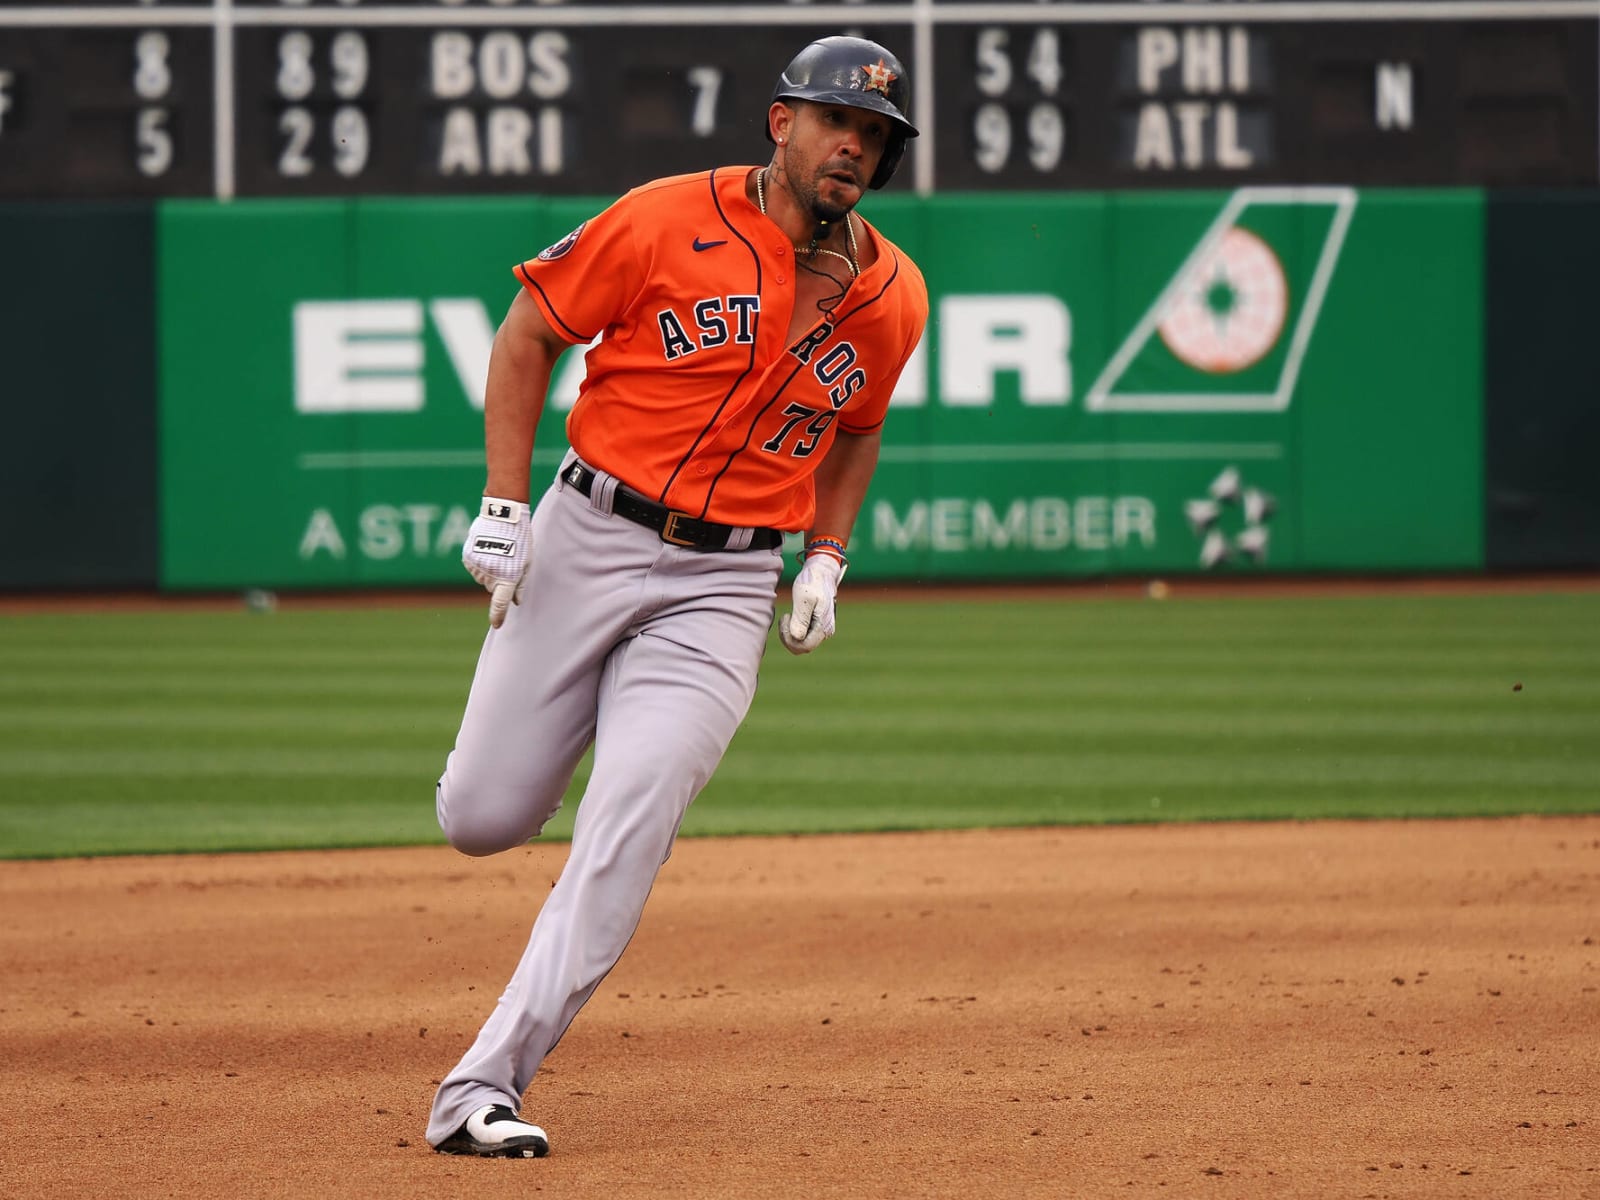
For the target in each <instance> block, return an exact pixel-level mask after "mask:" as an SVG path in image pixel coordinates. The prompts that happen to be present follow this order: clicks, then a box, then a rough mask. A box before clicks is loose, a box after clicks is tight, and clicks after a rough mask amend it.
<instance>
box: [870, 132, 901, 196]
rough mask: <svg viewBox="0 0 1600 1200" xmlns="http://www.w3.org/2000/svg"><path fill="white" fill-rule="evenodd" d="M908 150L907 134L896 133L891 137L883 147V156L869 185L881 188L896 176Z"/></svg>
mask: <svg viewBox="0 0 1600 1200" xmlns="http://www.w3.org/2000/svg"><path fill="white" fill-rule="evenodd" d="M905 152H906V135H905V134H903V133H897V134H894V135H893V136H892V137H890V139H889V144H888V145H886V146H885V147H884V148H883V157H882V158H880V159H878V169H877V170H876V171H874V172H873V173H872V178H871V179H870V180H868V182H867V186H868V187H869V188H872V189H874V190H876V189H878V188H881V187H882V186H883V185H884V184H886V183H888V182H889V180H891V179H893V178H894V173H895V171H896V169H897V168H898V167H899V166H900V159H901V158H902V157H903V156H904V155H905Z"/></svg>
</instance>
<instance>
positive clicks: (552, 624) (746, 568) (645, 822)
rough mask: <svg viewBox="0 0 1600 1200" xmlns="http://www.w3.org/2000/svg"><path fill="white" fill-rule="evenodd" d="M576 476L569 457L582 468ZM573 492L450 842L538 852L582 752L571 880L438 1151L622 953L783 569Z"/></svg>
mask: <svg viewBox="0 0 1600 1200" xmlns="http://www.w3.org/2000/svg"><path fill="white" fill-rule="evenodd" d="M569 462H570V457H569ZM616 486H617V481H616V480H615V478H613V477H611V476H607V475H604V474H601V475H600V476H599V478H598V479H597V480H596V482H595V485H594V488H593V490H592V494H591V495H590V496H584V495H583V494H582V493H581V492H579V491H577V490H576V489H574V488H572V487H570V486H567V485H566V484H565V483H564V482H563V481H562V480H561V478H560V476H558V477H557V481H556V482H555V483H554V484H552V485H551V487H550V489H549V490H548V491H547V492H546V493H545V495H544V496H543V498H542V499H541V500H540V502H539V505H538V508H537V509H536V510H535V512H534V514H533V519H532V551H531V557H530V561H529V567H528V575H527V579H526V583H525V585H524V587H523V593H522V602H521V603H520V604H518V605H513V606H512V608H511V611H510V612H509V613H508V614H507V616H506V620H505V623H504V624H503V625H502V626H501V627H500V628H499V629H497V630H490V631H489V635H488V637H487V638H486V640H485V641H484V645H483V651H482V653H481V655H480V657H479V659H478V668H477V673H476V675H475V676H474V678H473V682H472V691H471V694H470V695H469V696H468V699H467V707H466V713H465V715H464V717H463V718H462V722H461V730H460V733H459V734H458V735H457V737H456V744H455V749H454V750H453V751H452V752H451V754H450V756H449V759H448V761H447V763H446V765H445V770H444V775H443V777H442V778H441V779H440V780H439V787H438V793H437V795H438V810H439V826H440V828H441V829H443V830H444V833H445V836H446V837H447V838H448V839H449V840H450V844H451V845H453V846H455V847H456V848H457V849H458V850H461V851H462V852H464V853H466V854H471V855H485V854H494V853H496V852H498V851H501V850H507V849H510V848H512V847H514V846H519V845H521V844H523V843H524V842H526V841H528V840H529V839H530V838H532V837H534V836H536V835H537V834H538V833H539V831H540V830H541V829H543V828H544V825H545V823H546V822H547V821H548V820H549V819H550V818H551V817H552V816H553V815H554V814H555V812H556V810H557V809H558V808H559V807H560V806H561V798H562V794H563V793H564V792H565V790H566V788H567V785H568V783H569V782H570V781H571V779H572V773H573V771H574V770H575V769H576V767H577V765H578V762H579V760H580V759H581V758H582V756H583V754H584V751H585V750H586V749H587V748H588V747H589V745H590V743H591V742H592V743H593V745H594V769H593V773H592V775H591V776H590V779H589V785H588V788H587V789H586V790H585V792H584V794H583V798H582V801H581V802H580V804H579V807H578V813H577V819H576V822H575V825H574V829H573V835H572V847H571V850H570V852H569V855H568V858H567V863H566V867H565V869H564V870H563V871H562V873H561V877H560V879H559V880H558V881H557V882H556V885H555V887H554V889H553V890H551V891H550V893H549V894H548V896H547V897H546V898H545V901H544V907H543V908H542V909H540V911H539V916H538V919H537V920H536V921H535V922H534V925H533V933H532V936H531V937H530V938H529V939H528V946H527V949H526V950H525V951H524V952H523V955H522V960H521V961H520V962H519V963H518V964H517V968H516V972H515V973H514V974H513V975H512V977H511V982H510V983H509V984H508V985H507V986H506V989H505V992H504V994H503V995H502V996H501V997H500V1000H499V1003H498V1004H497V1005H496V1007H495V1010H494V1012H493V1013H492V1014H491V1015H490V1017H489V1020H488V1022H487V1023H486V1024H485V1025H484V1026H483V1029H482V1030H481V1031H480V1032H479V1034H478V1038H477V1041H475V1042H474V1043H473V1045H472V1048H471V1049H470V1050H468V1051H467V1053H466V1056H465V1057H464V1058H462V1060H461V1061H460V1063H458V1064H457V1065H456V1067H455V1069H454V1070H452V1071H451V1072H450V1074H449V1075H448V1076H447V1077H446V1078H445V1079H444V1081H443V1082H442V1083H441V1084H440V1086H439V1090H438V1093H437V1095H436V1096H435V1097H434V1101H433V1111H432V1114H431V1116H430V1118H429V1121H428V1132H427V1138H428V1142H429V1143H430V1144H432V1145H438V1144H439V1142H441V1141H443V1140H444V1139H445V1138H447V1137H448V1136H450V1134H452V1133H454V1132H455V1131H456V1129H458V1128H459V1127H460V1126H461V1124H462V1123H463V1122H464V1121H465V1120H466V1119H467V1117H468V1116H470V1115H471V1114H472V1113H473V1112H474V1111H476V1110H477V1109H479V1108H481V1107H483V1106H484V1105H485V1104H506V1105H509V1106H510V1107H512V1108H513V1109H520V1107H521V1101H522V1095H523V1092H524V1091H525V1090H526V1089H527V1087H528V1085H529V1084H530V1083H531V1082H532V1081H533V1077H534V1074H535V1072H536V1071H537V1070H538V1069H539V1064H540V1063H541V1062H542V1061H543V1060H544V1058H545V1056H546V1055H547V1054H549V1052H550V1051H551V1049H553V1048H554V1046H555V1044H556V1042H557V1041H559V1040H560V1038H561V1035H562V1034H563V1033H565V1032H566V1028H567V1026H568V1024H570V1023H571V1021H572V1019H573V1017H575V1016H576V1015H577V1012H578V1010H579V1009H580V1008H581V1007H582V1006H583V1005H584V1003H585V1002H586V1001H587V1000H588V999H589V997H590V996H591V995H592V994H593V992H594V990H595V988H596V987H597V986H599V984H600V981H601V980H602V979H603V978H605V975H606V973H607V972H609V971H610V970H611V968H612V967H613V966H614V965H615V964H616V962H617V959H618V958H620V957H621V956H622V952H623V950H624V949H625V948H626V946H627V944H628V941H629V939H630V938H632V936H633V932H634V930H635V928H636V927H637V926H638V923H639V918H640V915H641V914H642V913H643V911H644V904H645V900H646V898H647V897H648V896H649V894H650V889H651V887H652V885H653V884H654V882H655V878H656V873H657V872H658V871H659V870H660V868H661V864H662V863H664V862H665V861H666V859H667V856H668V854H670V853H671V850H672V843H673V840H674V839H675V838H676V837H677V833H678V826H679V824H680V823H681V822H682V820H683V815H684V812H685V811H686V810H687V809H688V807H689V803H690V801H692V800H693V799H694V797H695V796H696V794H697V793H698V792H699V791H700V789H701V788H702V787H704V786H705V784H706V781H707V780H709V779H710V778H711V773H712V772H713V771H714V770H715V769H716V766H717V764H718V762H719V761H721V758H722V755H723V752H724V751H725V750H726V749H727V747H728V743H729V741H731V740H732V738H733V735H734V732H735V731H736V730H737V729H738V727H739V723H740V722H741V721H743V720H744V717H745V714H746V712H748V711H749V708H750V702H751V700H752V699H753V698H754V696H755V689H756V672H757V669H758V667H759V665H760V662H761V655H762V651H763V650H764V649H765V647H766V641H767V632H768V630H769V629H770V627H771V624H772V616H773V611H774V607H775V598H776V592H777V584H778V577H779V574H780V571H781V566H782V555H781V553H780V551H777V550H747V551H723V552H714V551H710V552H708V551H702V550H692V549H688V548H684V547H679V546H674V545H670V544H668V543H666V542H663V541H662V540H661V538H660V536H659V535H658V534H656V533H655V532H654V531H652V530H650V529H646V528H645V527H643V526H641V525H636V524H634V523H633V522H631V521H628V520H625V519H624V518H622V517H619V516H615V515H613V514H612V512H611V500H612V497H613V496H614V495H615V489H616Z"/></svg>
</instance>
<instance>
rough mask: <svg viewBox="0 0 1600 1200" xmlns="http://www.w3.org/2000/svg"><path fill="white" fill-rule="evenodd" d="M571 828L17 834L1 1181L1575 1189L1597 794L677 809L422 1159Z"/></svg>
mask: <svg viewBox="0 0 1600 1200" xmlns="http://www.w3.org/2000/svg"><path fill="white" fill-rule="evenodd" d="M565 853H566V847H565V846H564V845H550V846H540V845H534V846H531V847H528V848H526V849H523V850H518V851H515V852H512V853H509V854H505V855H501V856H499V857H497V858H491V859H482V860H474V859H466V858H463V857H460V856H459V855H456V854H455V853H454V852H452V851H450V850H447V849H443V848H423V849H414V850H367V851H355V852H348V853H306V854H271V855H231V856H206V857H181V858H180V857H163V858H137V859H101V860H89V861H85V860H76V861H59V862H20V863H19V862H11V863H0V951H3V955H4V962H5V965H6V980H7V984H6V988H5V992H4V995H3V999H0V1052H3V1055H4V1061H5V1066H6V1069H5V1071H4V1073H3V1074H0V1195H3V1196H7V1197H12V1196H16V1197H35V1196H37V1197H55V1196H61V1197H67V1196H71V1197H87V1196H106V1197H145V1196H174V1197H177V1196H182V1197H237V1196H293V1197H323V1196H362V1197H366V1196H372V1197H379V1196H382V1197H393V1196H428V1197H436V1196H437V1197H455V1196H501V1195H505V1194H508V1193H510V1194H524V1193H526V1194H533V1193H539V1194H542V1195H547V1196H557V1197H559V1196H573V1197H577V1196H585V1197H588V1196H596V1195H608V1194H614V1195H624V1196H718V1197H767V1196H771V1197H812V1196H818V1197H887V1196H893V1197H906V1196H911V1197H916V1196H960V1197H962V1198H963V1200H979V1198H985V1197H1018V1196H1030V1197H1032V1196H1037V1197H1047V1196H1049V1197H1054V1196H1111V1195H1116V1196H1140V1195H1149V1196H1157V1195H1159V1196H1167V1197H1189V1196H1205V1197H1213V1196H1216V1197H1246V1196H1248V1197H1256V1196H1272V1197H1287V1196H1293V1197H1302V1196H1303V1197H1327V1196H1350V1197H1365V1196H1374V1197H1378V1196H1451V1197H1497V1198H1498V1197H1507V1196H1537V1197H1541V1198H1542V1197H1558V1196H1561V1197H1565V1196H1573V1197H1579V1196H1590V1197H1592V1196H1600V1153H1597V1149H1600V1138H1597V1132H1596V1131H1597V1124H1596V1122H1597V1113H1596V1093H1595V1088H1596V1084H1595V1081H1596V1079H1597V1078H1600V1038H1597V1037H1596V1030H1597V1029H1600V817H1591V818H1570V819H1569V818H1561V819H1555V818H1551V819H1514V820H1504V821H1459V822H1404V823H1380V822H1374V823H1351V824H1339V823H1336V824H1294V823H1284V824H1259V825H1246V824H1236V825H1208V826H1177V825H1166V826H1150V827H1120V828H1093V829H1051V830H1011V831H989V832H970V833H929V834H916V835H883V836H872V837H809V838H781V839H725V840H686V841H683V842H680V843H679V846H678V849H677V851H676V853H675V855H674V858H673V860H672V861H671V862H670V863H669V864H668V865H667V868H666V870H665V871H664V872H663V875H662V877H661V880H660V882H659V883H658V885H657V887H656V892H655V895H654V896H653V897H652V899H651V902H650V905H649V907H648V908H647V910H646V914H645V919H644V923H643V925H642V926H641V928H640V931H639V934H638V936H637V937H636V938H635V939H634V942H633V945H632V946H631V947H630V949H629V951H628V953H627V955H625V956H624V958H623V960H622V963H621V965H620V966H619V967H618V968H617V970H616V971H615V972H614V973H613V974H612V975H611V976H610V978H608V979H607V980H606V981H605V982H604V983H603V984H602V985H601V988H600V990H599V992H598V993H597V994H596V997H595V999H594V1001H593V1002H592V1003H591V1004H590V1006H589V1007H588V1008H587V1009H585V1010H584V1012H583V1013H582V1014H580V1016H579V1018H578V1020H577V1022H576V1023H575V1024H574V1026H573V1027H572V1029H571V1030H570V1031H569V1033H568V1035H567V1038H566V1040H565V1041H564V1042H563V1043H562V1044H561V1046H560V1047H558V1048H557V1050H556V1051H555V1053H554V1055H552V1057H551V1059H550V1061H549V1063H548V1064H547V1066H546V1069H545V1071H544V1072H543V1073H542V1074H541V1075H540V1077H539V1079H538V1080H537V1081H536V1082H535V1083H534V1085H533V1088H532V1089H531V1091H530V1093H529V1096H528V1099H527V1103H526V1106H525V1109H524V1112H525V1114H526V1115H527V1116H528V1117H529V1118H530V1119H532V1120H535V1121H538V1122H540V1123H542V1124H543V1125H545V1127H546V1128H547V1129H548V1130H549V1131H550V1134H551V1139H552V1142H553V1146H554V1149H553V1153H552V1156H551V1157H550V1158H548V1159H545V1160H541V1161H515V1162H506V1161H498V1162H482V1161H476V1160H462V1159H456V1158H447V1157H444V1156H440V1155H435V1154H433V1153H431V1152H430V1151H429V1149H428V1147H427V1145H426V1144H425V1143H424V1142H423V1139H422V1126H423V1122H424V1117H425V1113H426V1110H427V1105H428V1101H429V1099H430V1097H431V1094H432V1090H433V1084H434V1083H435V1082H436V1081H437V1080H438V1079H439V1078H440V1077H441V1075H442V1074H443V1073H444V1072H445V1071H446V1070H447V1069H448V1068H449V1067H450V1066H451V1065H452V1064H453V1063H454V1061H455V1059H456V1058H457V1056H458V1055H459V1054H460V1053H461V1052H462V1050H463V1049H464V1048H465V1047H466V1045H467V1043H468V1041H469V1040H470V1038H471V1037H472V1035H473V1034H474V1033H475V1032H476V1029H477V1027H478V1024H479V1023H480V1021H481V1020H482V1019H483V1017H484V1016H485V1014H486V1013H487V1011H488V1009H489V1007H490V1006H491V1005H492V1004H493V1003H494V1000H495V998H496V996H497V995H498V994H499V989H500V987H501V986H502V984H503V983H504V981H505V979H506V977H507V976H508V975H509V973H510V970H511V967H512V965H513V963H514V961H515V959H516V957H517V956H518V954H519V953H520V951H521V947H522V944H523V942H524V940H525V938H526V936H527V931H528V928H529V927H530V925H531V923H532V919H533V916H534V913H535V912H536V910H537V907H538V905H539V903H540V901H541V900H542V898H543V896H544V894H545V893H546V892H547V891H548V889H549V886H550V883H551V881H552V880H553V879H554V877H555V875H556V873H557V872H558V871H559V869H560V866H561V863H562V862H563V860H564V858H565Z"/></svg>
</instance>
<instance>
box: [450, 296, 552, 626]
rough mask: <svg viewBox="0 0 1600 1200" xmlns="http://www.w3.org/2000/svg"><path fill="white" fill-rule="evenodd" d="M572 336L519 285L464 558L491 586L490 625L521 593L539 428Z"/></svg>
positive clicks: (495, 353)
mask: <svg viewBox="0 0 1600 1200" xmlns="http://www.w3.org/2000/svg"><path fill="white" fill-rule="evenodd" d="M569 344H570V343H569V342H567V340H566V339H565V338H562V337H558V336H557V335H556V332H555V331H554V330H553V329H552V328H551V327H550V322H549V321H547V320H546V319H545V316H544V314H543V313H542V312H540V311H539V306H538V305H537V304H535V303H534V301H533V298H532V297H531V296H529V295H528V293H527V292H518V293H517V298H516V299H515V300H513V301H512V302H511V308H510V309H509V310H508V311H507V312H506V319H505V320H504V321H502V322H501V324H500V328H499V330H498V331H497V332H496V333H495V335H494V346H493V348H492V349H491V350H490V352H489V380H488V384H487V386H486V387H485V389H484V396H483V445H484V458H485V459H486V460H487V463H488V467H489V477H488V480H487V482H486V483H485V484H484V487H483V506H482V507H481V508H480V509H479V510H478V517H477V519H476V520H475V521H473V522H472V527H471V528H470V529H468V530H467V539H466V542H465V544H463V546H462V547H461V561H462V563H463V565H464V566H465V567H466V568H467V571H468V573H469V574H471V576H472V577H473V578H474V579H476V580H477V581H478V582H479V583H481V584H483V586H484V587H486V588H488V589H489V625H490V627H491V628H494V629H498V628H499V627H500V625H501V624H502V623H503V622H504V621H505V619H506V613H507V612H508V611H509V609H510V607H511V605H513V604H515V603H517V602H518V601H519V600H520V598H521V595H522V581H523V576H524V575H526V574H527V570H528V554H529V549H530V547H529V536H530V526H531V520H532V514H531V511H530V509H529V505H528V500H529V495H530V493H529V473H530V471H531V469H532V466H531V460H532V458H533V435H534V430H536V429H537V428H538V426H539V417H540V414H542V413H543V412H544V400H545V392H546V391H547V390H548V389H549V387H550V373H551V371H553V370H554V369H555V365H556V360H557V359H558V358H560V357H561V352H562V351H563V350H565V349H566V348H567V346H568V345H569Z"/></svg>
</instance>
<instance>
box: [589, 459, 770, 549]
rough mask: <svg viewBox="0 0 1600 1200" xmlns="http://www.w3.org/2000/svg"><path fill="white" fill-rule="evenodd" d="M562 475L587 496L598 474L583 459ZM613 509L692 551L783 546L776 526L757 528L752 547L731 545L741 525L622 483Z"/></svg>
mask: <svg viewBox="0 0 1600 1200" xmlns="http://www.w3.org/2000/svg"><path fill="white" fill-rule="evenodd" d="M561 478H562V479H563V480H565V481H566V482H567V483H568V484H569V485H571V486H572V487H575V488H577V489H578V490H579V491H580V492H582V493H583V494H584V495H585V496H588V495H590V494H591V493H592V492H593V491H594V480H595V474H594V472H593V471H591V470H590V469H589V468H588V467H586V466H584V465H583V464H582V463H581V462H575V463H572V464H571V465H570V466H568V467H567V468H566V469H565V470H564V471H563V472H562V473H561ZM611 511H612V512H614V513H616V514H617V516H619V517H625V518H626V519H627V520H629V521H632V522H633V523H634V524H635V525H643V526H644V527H645V528H646V529H653V530H655V531H656V532H657V533H658V534H660V535H661V540H662V541H663V542H670V543H671V544H672V545H674V546H687V547H688V548H689V549H691V550H775V549H777V548H778V547H779V546H781V545H783V534H781V533H779V532H778V531H777V530H776V529H757V530H754V531H753V532H752V533H751V536H750V544H749V545H748V546H738V545H734V546H730V545H729V544H728V542H729V539H730V538H732V537H733V535H734V534H735V533H736V532H737V531H738V530H739V529H740V528H741V527H740V526H737V525H719V524H717V523H716V522H715V521H702V520H700V519H699V518H698V517H691V516H690V515H689V514H688V513H684V512H678V511H676V510H675V509H671V508H668V507H666V506H665V505H663V504H657V503H656V502H655V501H654V500H647V499H645V498H644V497H643V496H641V495H639V493H638V492H634V491H630V490H629V489H627V488H625V487H623V486H622V485H621V484H620V483H619V484H618V485H617V490H616V492H615V494H614V495H613V496H612V498H611Z"/></svg>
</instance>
